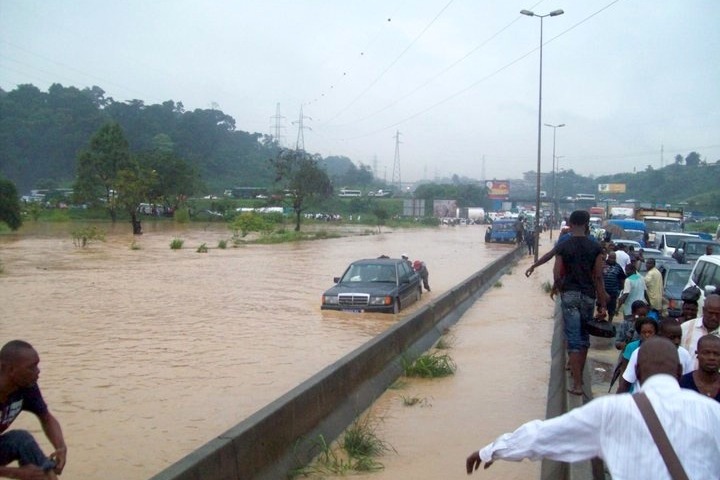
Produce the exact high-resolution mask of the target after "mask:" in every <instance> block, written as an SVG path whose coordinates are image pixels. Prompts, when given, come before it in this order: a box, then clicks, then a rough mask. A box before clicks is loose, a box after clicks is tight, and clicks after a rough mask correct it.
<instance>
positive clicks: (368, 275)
mask: <svg viewBox="0 0 720 480" xmlns="http://www.w3.org/2000/svg"><path fill="white" fill-rule="evenodd" d="M340 282H341V283H344V282H388V283H397V275H396V274H395V266H394V265H378V264H372V263H363V264H353V265H352V266H351V267H350V268H349V269H348V271H347V272H346V273H345V275H343V277H342V279H341V280H340Z"/></svg>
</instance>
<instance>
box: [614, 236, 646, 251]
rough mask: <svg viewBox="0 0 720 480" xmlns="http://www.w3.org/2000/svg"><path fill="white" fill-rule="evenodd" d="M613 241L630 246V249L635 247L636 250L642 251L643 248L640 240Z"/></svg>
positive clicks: (616, 243)
mask: <svg viewBox="0 0 720 480" xmlns="http://www.w3.org/2000/svg"><path fill="white" fill-rule="evenodd" d="M612 243H614V244H615V245H625V246H626V247H628V249H629V248H630V247H633V248H634V249H635V251H636V252H638V251H640V249H641V248H642V246H640V242H636V241H635V240H625V239H617V240H616V239H613V240H612Z"/></svg>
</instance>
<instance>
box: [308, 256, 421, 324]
mask: <svg viewBox="0 0 720 480" xmlns="http://www.w3.org/2000/svg"><path fill="white" fill-rule="evenodd" d="M333 280H334V282H335V286H334V287H332V288H330V289H328V290H327V291H326V292H325V293H323V296H322V304H321V306H320V308H321V309H323V310H341V311H349V312H384V313H398V312H399V311H400V310H401V309H403V308H405V307H407V306H408V305H411V304H412V303H414V302H417V301H418V300H420V295H421V294H422V286H421V283H420V282H421V280H420V275H419V274H418V273H417V272H415V271H414V270H413V269H412V267H411V266H410V263H409V262H407V261H405V260H403V259H399V258H376V259H364V260H357V261H355V262H353V263H351V264H350V266H348V267H347V269H346V270H345V273H343V275H342V276H341V277H335V278H334V279H333Z"/></svg>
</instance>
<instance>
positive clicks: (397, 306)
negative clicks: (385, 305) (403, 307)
mask: <svg viewBox="0 0 720 480" xmlns="http://www.w3.org/2000/svg"><path fill="white" fill-rule="evenodd" d="M393 313H395V314H397V313H400V299H399V298H396V299H395V301H394V302H393Z"/></svg>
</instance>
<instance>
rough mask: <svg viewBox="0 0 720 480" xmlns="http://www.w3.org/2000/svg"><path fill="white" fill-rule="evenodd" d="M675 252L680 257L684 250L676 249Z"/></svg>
mask: <svg viewBox="0 0 720 480" xmlns="http://www.w3.org/2000/svg"><path fill="white" fill-rule="evenodd" d="M675 251H676V252H677V254H678V255H682V254H683V253H685V250H683V249H682V248H678V249H676V250H675Z"/></svg>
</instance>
